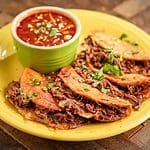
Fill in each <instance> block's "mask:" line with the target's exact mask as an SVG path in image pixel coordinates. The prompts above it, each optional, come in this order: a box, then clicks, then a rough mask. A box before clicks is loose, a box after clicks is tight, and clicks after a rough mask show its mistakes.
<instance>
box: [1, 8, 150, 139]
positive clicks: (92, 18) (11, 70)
mask: <svg viewBox="0 0 150 150" xmlns="http://www.w3.org/2000/svg"><path fill="white" fill-rule="evenodd" d="M70 11H72V12H73V13H75V14H76V15H77V16H78V17H79V19H80V20H81V23H82V36H81V41H82V40H83V38H84V37H85V36H87V35H88V34H90V31H91V30H95V29H99V30H104V31H106V32H108V33H110V34H112V35H114V36H116V37H119V36H120V35H121V34H122V33H127V34H128V37H129V38H128V39H129V40H131V41H138V42H139V43H140V47H141V48H142V49H144V50H145V51H146V50H150V44H149V41H150V37H149V36H148V35H147V34H146V33H145V32H143V31H142V30H140V29H138V28H137V27H136V26H134V25H132V24H130V23H128V22H126V21H123V20H121V19H119V18H116V17H113V16H110V15H106V14H103V13H98V12H94V11H87V10H75V9H74V10H70ZM1 48H2V49H6V50H7V55H6V57H5V59H4V60H2V61H1V60H0V119H2V120H3V121H4V122H6V123H8V124H9V125H11V126H13V127H15V128H17V129H19V130H21V131H23V132H26V133H29V134H32V135H35V136H39V137H43V138H48V139H54V140H64V141H85V140H94V139H101V138H106V137H110V136H113V135H117V134H120V133H122V132H125V131H127V130H130V129H131V128H134V127H135V126H137V125H139V124H140V123H142V122H144V121H145V120H146V119H148V118H149V117H150V101H149V100H150V99H149V100H146V101H145V102H144V103H143V104H142V106H141V108H140V110H139V111H137V112H133V113H132V114H131V115H130V116H129V117H127V118H125V119H122V120H121V121H117V122H113V123H98V124H91V125H84V126H81V127H79V128H77V129H73V130H54V129H52V128H48V127H47V126H45V125H43V124H40V123H37V122H34V121H29V120H25V119H24V118H23V117H22V116H21V115H20V114H19V113H18V112H17V111H16V110H15V109H14V108H13V107H12V106H11V105H10V104H9V103H8V102H7V101H6V100H5V94H4V93H5V89H6V87H7V84H8V83H9V82H10V81H12V80H18V79H19V77H20V75H21V72H22V71H23V68H22V66H21V65H20V63H19V62H18V59H17V58H16V55H15V51H14V49H13V43H12V39H11V35H10V25H7V26H5V27H3V28H2V29H1V30H0V49H1Z"/></svg>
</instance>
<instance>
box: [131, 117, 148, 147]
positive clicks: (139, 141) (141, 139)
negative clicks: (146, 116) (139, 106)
mask: <svg viewBox="0 0 150 150" xmlns="http://www.w3.org/2000/svg"><path fill="white" fill-rule="evenodd" d="M130 141H131V142H133V143H135V144H136V145H138V146H139V147H140V148H142V149H145V150H146V149H147V148H149V149H150V120H148V121H147V122H146V123H145V124H144V127H143V128H142V129H141V130H139V132H137V133H136V134H135V135H134V136H132V137H131V138H130ZM147 150H148V149H147Z"/></svg>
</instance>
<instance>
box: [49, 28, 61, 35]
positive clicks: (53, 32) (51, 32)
mask: <svg viewBox="0 0 150 150" xmlns="http://www.w3.org/2000/svg"><path fill="white" fill-rule="evenodd" d="M58 33H59V30H58V29H57V28H52V29H51V31H50V33H49V36H55V35H57V34H58Z"/></svg>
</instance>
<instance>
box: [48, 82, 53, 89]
mask: <svg viewBox="0 0 150 150" xmlns="http://www.w3.org/2000/svg"><path fill="white" fill-rule="evenodd" d="M54 86H55V83H53V82H52V83H48V84H47V88H48V89H51V88H53V87H54Z"/></svg>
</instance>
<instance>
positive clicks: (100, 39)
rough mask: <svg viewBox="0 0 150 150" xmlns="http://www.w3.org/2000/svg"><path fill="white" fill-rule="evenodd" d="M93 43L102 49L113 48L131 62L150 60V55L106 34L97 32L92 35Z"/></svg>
mask: <svg viewBox="0 0 150 150" xmlns="http://www.w3.org/2000/svg"><path fill="white" fill-rule="evenodd" d="M92 39H93V41H94V42H95V43H96V44H97V45H99V46H101V47H102V48H113V50H114V52H116V53H117V54H118V55H120V56H122V57H123V58H125V59H129V60H139V61H140V60H150V53H146V52H145V51H143V50H140V49H138V48H137V47H135V46H133V45H131V44H128V43H127V42H124V41H121V40H119V39H118V38H115V37H113V36H111V35H108V34H106V33H104V32H95V33H93V35H92Z"/></svg>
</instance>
